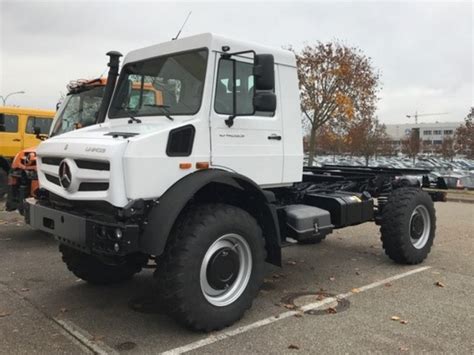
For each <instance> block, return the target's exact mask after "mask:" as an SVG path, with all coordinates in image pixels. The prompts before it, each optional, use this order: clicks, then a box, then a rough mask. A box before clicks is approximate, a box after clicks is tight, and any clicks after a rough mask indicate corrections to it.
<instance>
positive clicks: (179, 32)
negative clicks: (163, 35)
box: [171, 11, 193, 41]
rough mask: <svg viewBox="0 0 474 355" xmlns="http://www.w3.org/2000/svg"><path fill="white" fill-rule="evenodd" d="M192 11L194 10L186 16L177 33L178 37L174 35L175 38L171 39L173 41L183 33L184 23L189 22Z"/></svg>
mask: <svg viewBox="0 0 474 355" xmlns="http://www.w3.org/2000/svg"><path fill="white" fill-rule="evenodd" d="M192 13H193V12H192V11H189V14H188V16H187V17H186V20H184V22H183V25H182V26H181V28H180V29H179V31H178V34H177V35H176V37H174V38H172V39H171V40H172V41H175V40H177V39H178V37H179V35H180V34H181V31H182V30H183V28H184V25H186V22H188V19H189V16H191V14H192Z"/></svg>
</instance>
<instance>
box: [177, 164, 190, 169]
mask: <svg viewBox="0 0 474 355" xmlns="http://www.w3.org/2000/svg"><path fill="white" fill-rule="evenodd" d="M192 166H193V164H191V163H179V168H180V169H191V167H192Z"/></svg>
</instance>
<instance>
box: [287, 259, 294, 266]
mask: <svg viewBox="0 0 474 355" xmlns="http://www.w3.org/2000/svg"><path fill="white" fill-rule="evenodd" d="M286 264H287V265H296V261H293V260H288V261H287V262H286Z"/></svg>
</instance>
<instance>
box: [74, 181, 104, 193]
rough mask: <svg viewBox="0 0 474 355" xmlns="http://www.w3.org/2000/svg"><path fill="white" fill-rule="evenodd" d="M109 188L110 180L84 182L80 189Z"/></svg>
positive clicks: (96, 189) (99, 189) (102, 189)
mask: <svg viewBox="0 0 474 355" xmlns="http://www.w3.org/2000/svg"><path fill="white" fill-rule="evenodd" d="M108 188H109V183H108V182H83V183H81V184H80V185H79V191H106V190H108Z"/></svg>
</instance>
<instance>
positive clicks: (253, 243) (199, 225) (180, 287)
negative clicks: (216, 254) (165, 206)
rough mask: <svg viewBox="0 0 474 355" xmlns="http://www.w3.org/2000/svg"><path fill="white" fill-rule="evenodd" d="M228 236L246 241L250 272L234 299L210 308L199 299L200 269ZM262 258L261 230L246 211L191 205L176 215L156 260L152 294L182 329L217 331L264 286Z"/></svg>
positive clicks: (234, 318) (236, 317)
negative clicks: (228, 302)
mask: <svg viewBox="0 0 474 355" xmlns="http://www.w3.org/2000/svg"><path fill="white" fill-rule="evenodd" d="M229 233H235V234H238V235H239V236H242V237H243V238H244V239H245V241H246V242H247V243H248V246H249V247H250V248H249V249H250V252H251V255H252V267H251V273H250V278H249V281H248V283H247V285H246V286H245V288H244V291H243V292H242V294H241V295H240V296H239V297H238V298H237V299H236V300H234V301H233V302H232V303H230V304H229V305H224V306H215V305H213V304H211V303H210V302H209V301H208V299H206V297H205V295H204V291H203V289H202V287H201V281H200V276H201V274H200V269H201V266H202V263H203V260H204V256H205V254H206V252H208V250H209V248H211V247H212V245H213V243H215V242H216V241H217V240H218V239H219V238H221V236H223V235H227V234H229ZM265 257H266V252H265V242H264V238H263V236H262V231H261V229H260V227H259V225H258V224H257V221H256V220H255V219H254V218H253V217H252V216H251V215H250V214H249V213H247V212H246V211H244V210H242V209H240V208H237V207H234V206H229V205H225V204H204V205H196V206H194V207H193V208H191V209H189V210H188V211H187V212H185V213H183V214H182V216H180V218H179V220H178V221H177V224H176V226H175V227H174V228H173V231H172V232H171V235H170V239H169V240H168V244H167V246H166V248H165V252H164V254H163V255H162V256H161V257H160V259H159V260H158V262H157V264H158V265H157V269H156V271H155V274H154V277H155V285H156V287H155V292H157V297H158V299H159V300H160V302H162V303H163V304H166V307H167V309H168V312H169V314H170V316H171V317H173V318H174V319H175V320H176V321H177V322H179V323H181V324H183V325H184V326H186V327H188V328H190V329H192V330H199V331H212V330H218V329H222V328H224V327H227V326H229V325H231V324H233V323H234V322H236V321H238V320H239V319H240V318H241V317H242V316H243V314H244V313H245V311H246V310H247V309H249V308H250V307H251V305H252V302H253V299H254V298H255V297H256V296H257V293H258V291H259V289H260V287H261V285H262V283H263V276H264V261H265ZM242 288H243V287H242Z"/></svg>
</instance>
